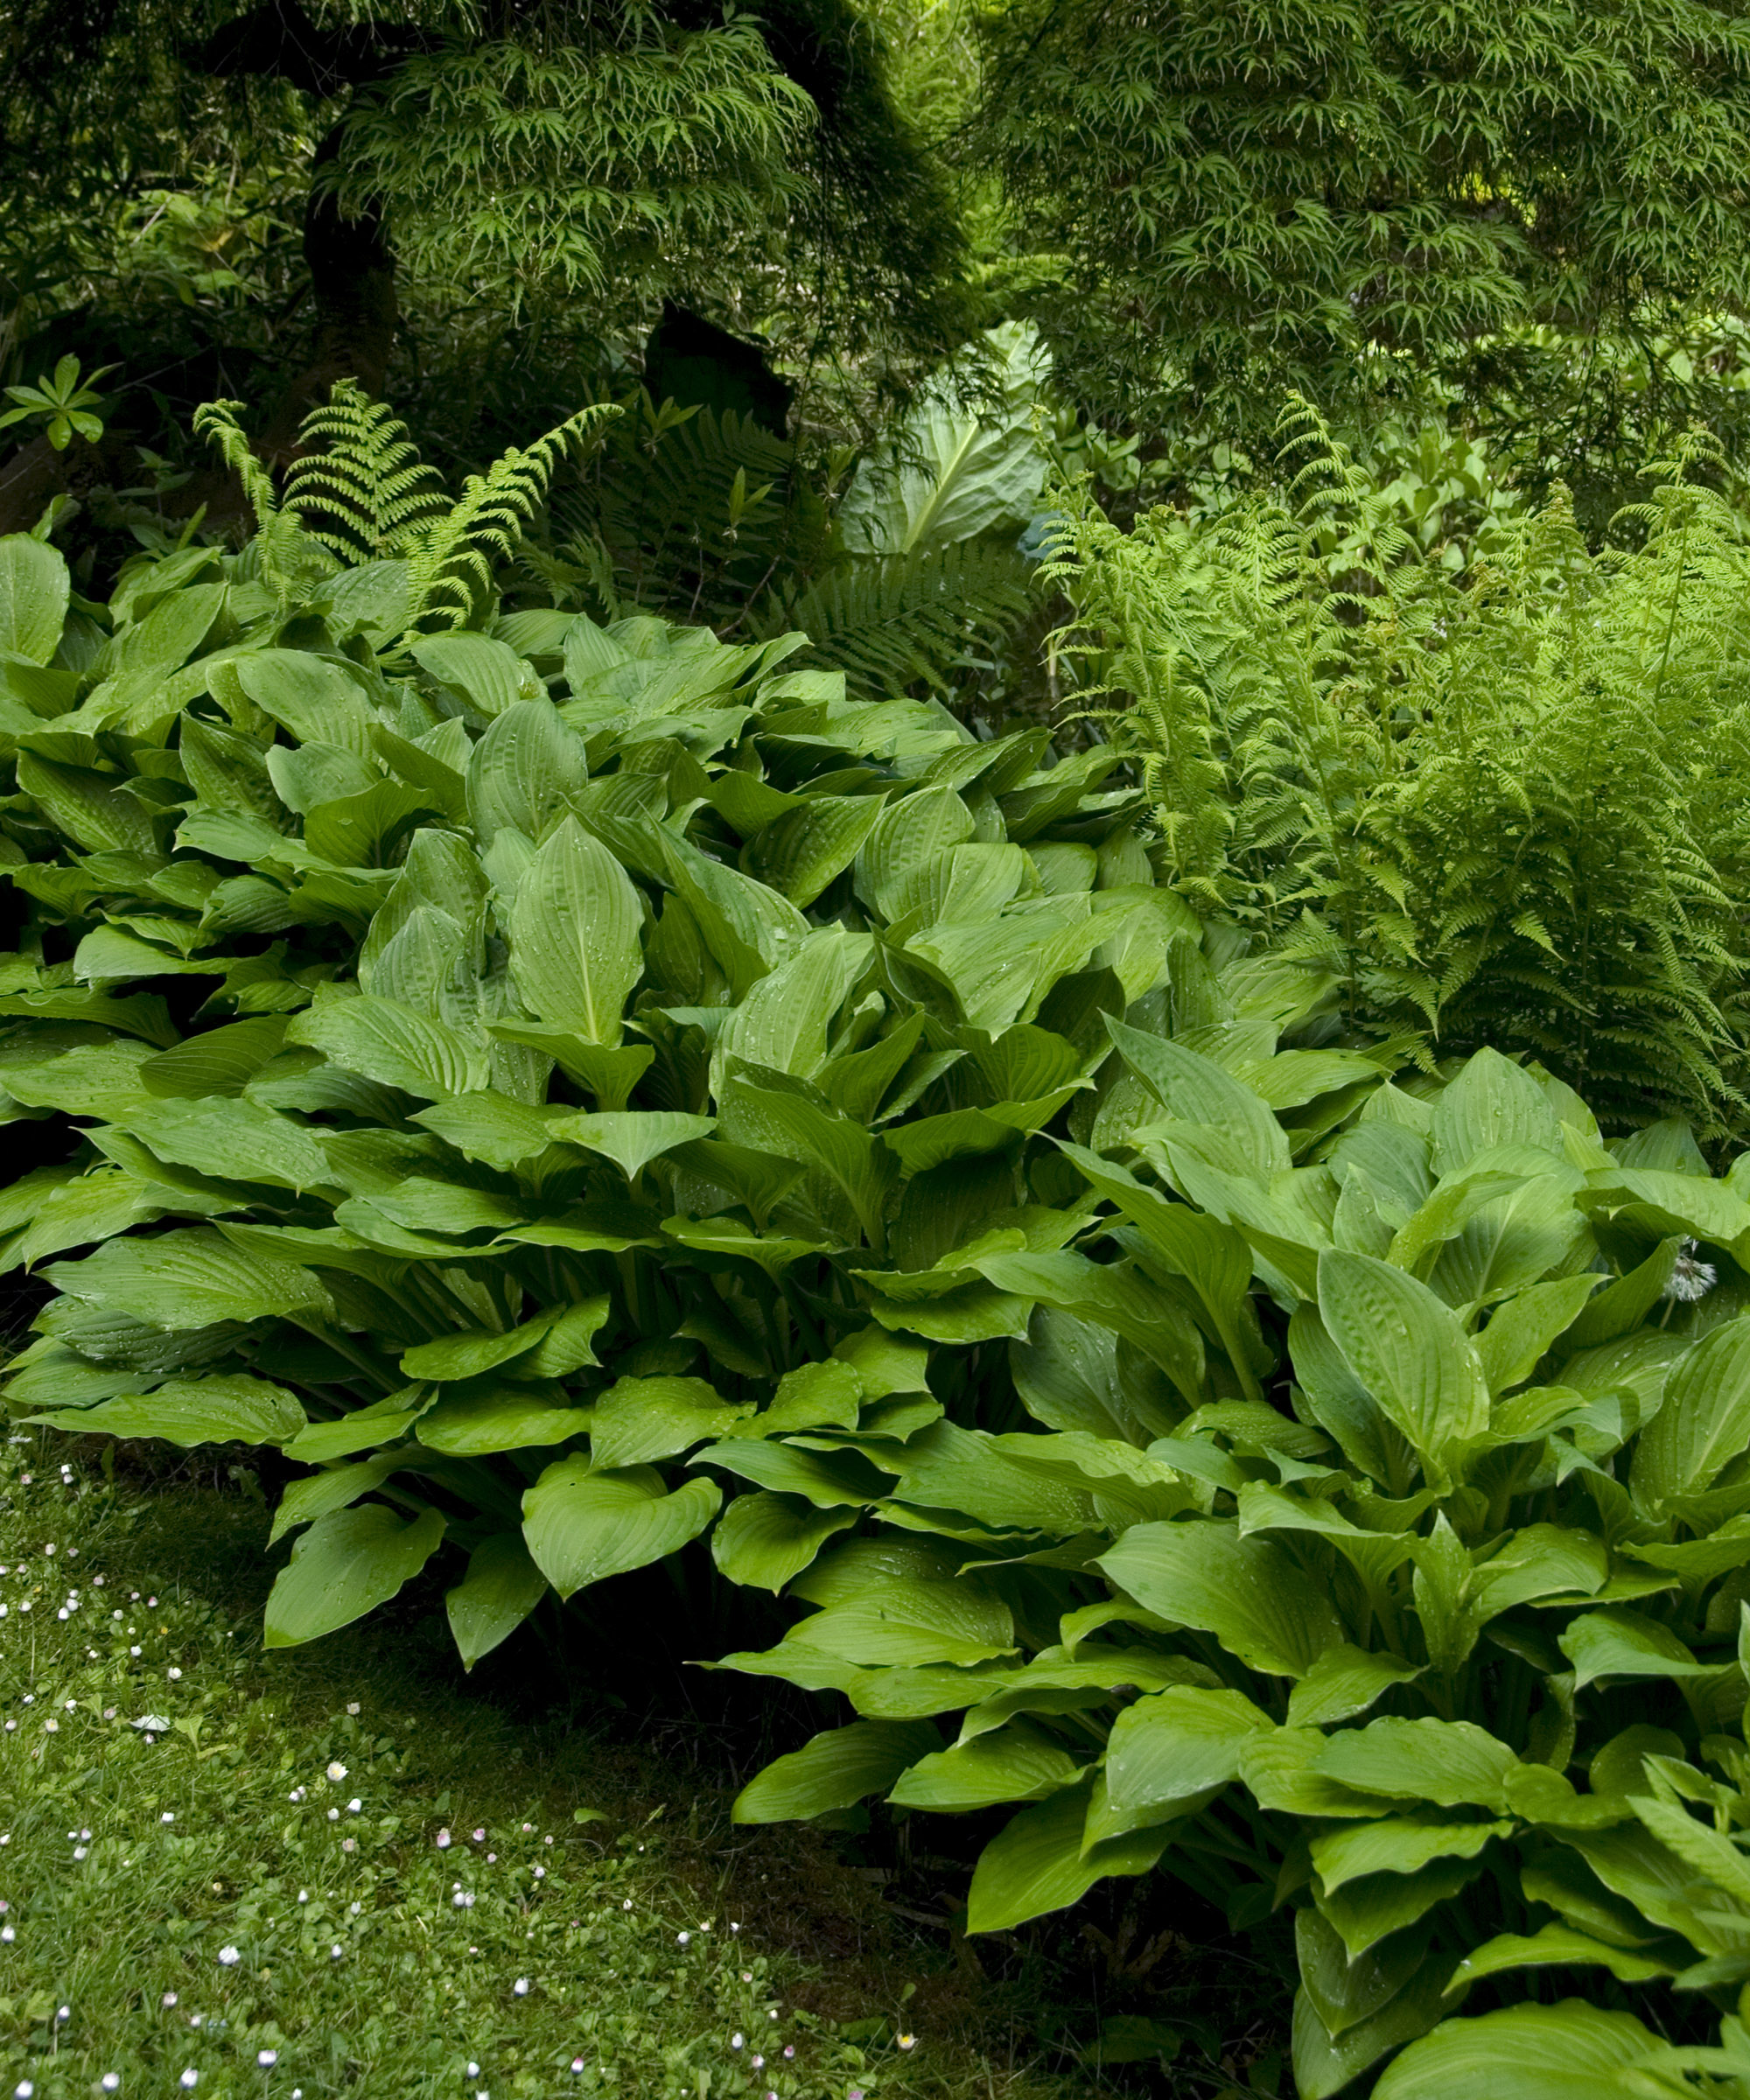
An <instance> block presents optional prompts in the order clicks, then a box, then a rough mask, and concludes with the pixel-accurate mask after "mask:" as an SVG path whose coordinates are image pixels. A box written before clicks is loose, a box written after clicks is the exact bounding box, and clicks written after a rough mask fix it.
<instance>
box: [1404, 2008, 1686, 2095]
mask: <svg viewBox="0 0 1750 2100" xmlns="http://www.w3.org/2000/svg"><path fill="white" fill-rule="evenodd" d="M1657 2047H1659V2039H1658V2037H1657V2035H1656V2034H1654V2033H1651V2032H1650V2031H1649V2029H1648V2028H1646V2027H1644V2026H1642V2024H1641V2022H1640V2021H1639V2020H1638V2019H1635V2016H1634V2014H1633V2013H1632V2012H1605V2011H1604V2010H1603V2009H1602V2008H1601V2007H1600V2006H1597V2005H1587V2004H1586V2002H1585V2001H1584V2000H1583V1999H1580V1998H1563V1999H1561V2000H1560V2001H1559V2003H1558V2004H1555V2005H1509V2007H1507V2008H1506V2009H1505V2010H1504V2011H1502V2012H1485V2013H1484V2014H1483V2015H1482V2016H1481V2019H1449V2020H1446V2021H1443V2022H1442V2024H1441V2025H1440V2026H1438V2027H1436V2028H1435V2029H1434V2031H1433V2033H1432V2034H1425V2035H1424V2036H1423V2037H1422V2039H1421V2040H1419V2041H1413V2042H1411V2045H1410V2047H1408V2048H1407V2049H1405V2050H1404V2054H1402V2055H1401V2056H1399V2057H1397V2059H1396V2060H1395V2061H1393V2062H1391V2063H1390V2064H1388V2065H1387V2067H1386V2069H1385V2074H1384V2075H1383V2077H1382V2078H1381V2080H1380V2082H1379V2083H1378V2084H1377V2085H1376V2086H1375V2088H1374V2100H1603V2096H1606V2095H1608V2094H1612V2093H1621V2094H1628V2093H1632V2092H1635V2091H1636V2090H1639V2089H1641V2088H1639V2087H1637V2086H1636V2085H1635V2084H1632V2083H1631V2082H1629V2081H1628V2078H1627V2077H1625V2076H1624V2075H1623V2074H1624V2073H1625V2072H1627V2071H1628V2070H1630V2069H1631V2068H1633V2066H1634V2065H1635V2063H1636V2062H1638V2061H1640V2059H1642V2057H1645V2056H1648V2055H1650V2054H1652V2053H1653V2052H1654V2051H1655V2050H1656V2048H1657Z"/></svg>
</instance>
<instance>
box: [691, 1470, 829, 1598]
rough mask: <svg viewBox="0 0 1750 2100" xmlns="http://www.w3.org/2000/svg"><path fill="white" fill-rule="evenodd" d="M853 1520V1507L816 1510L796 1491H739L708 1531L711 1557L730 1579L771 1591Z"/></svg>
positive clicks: (805, 1564) (778, 1588)
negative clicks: (714, 1526) (715, 1525)
mask: <svg viewBox="0 0 1750 2100" xmlns="http://www.w3.org/2000/svg"><path fill="white" fill-rule="evenodd" d="M854 1521H855V1512H854V1511H853V1510H851V1509H844V1508H840V1509H816V1508H815V1506H814V1505H813V1503H811V1502H807V1501H805V1500H803V1499H802V1498H801V1497H799V1496H795V1495H773V1494H771V1493H770V1492H768V1491H767V1490H765V1489H761V1490H760V1492H759V1493H757V1494H754V1495H737V1496H736V1498H735V1500H734V1501H733V1502H731V1504H730V1505H729V1507H728V1509H725V1511H724V1513H723V1516H722V1517H721V1518H720V1519H719V1520H718V1527H717V1529H716V1530H714V1531H713V1532H712V1533H711V1558H712V1559H713V1560H714V1561H715V1562H716V1563H717V1565H718V1572H720V1573H721V1574H723V1575H724V1576H725V1577H726V1578H727V1579H728V1580H729V1581H731V1582H739V1583H743V1584H746V1586H748V1587H750V1588H753V1589H760V1590H771V1591H773V1592H774V1593H776V1592H777V1591H779V1590H781V1589H782V1588H783V1586H784V1585H785V1584H786V1583H787V1582H788V1581H789V1580H790V1579H791V1578H792V1577H793V1576H796V1575H800V1574H801V1573H802V1570H803V1569H804V1568H806V1567H807V1566H808V1565H809V1564H810V1562H812V1561H813V1559H814V1558H815V1556H816V1554H817V1553H818V1552H819V1551H820V1550H821V1548H822V1547H823V1545H824V1544H826V1542H827V1540H828V1539H830V1538H831V1537H833V1536H834V1535H835V1534H836V1533H837V1532H840V1531H843V1530H846V1529H847V1528H848V1527H849V1526H850V1525H851V1523H853V1522H854Z"/></svg>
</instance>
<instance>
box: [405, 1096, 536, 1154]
mask: <svg viewBox="0 0 1750 2100" xmlns="http://www.w3.org/2000/svg"><path fill="white" fill-rule="evenodd" d="M413 1120H414V1122H416V1123H418V1124H423V1125H424V1126H425V1128H426V1129H427V1130H428V1131H437V1135H438V1136H439V1137H440V1138H442V1139H443V1140H444V1143H445V1144H446V1145H454V1146H455V1148H456V1150H457V1151H458V1152H460V1153H461V1154H462V1156H463V1158H464V1159H479V1160H482V1161H484V1162H485V1164H486V1166H495V1167H496V1168H497V1169H498V1171H499V1172H500V1173H502V1174H507V1173H511V1172H512V1171H513V1170H514V1169H515V1168H516V1167H518V1166H521V1164H522V1163H523V1161H524V1160H525V1159H536V1158H538V1157H539V1156H540V1154H541V1153H542V1152H545V1151H546V1149H547V1147H548V1146H549V1145H550V1144H551V1143H552V1133H551V1131H550V1130H549V1127H548V1126H549V1122H550V1120H551V1118H550V1117H549V1114H548V1113H547V1112H546V1111H545V1110H542V1109H537V1108H534V1107H531V1106H530V1105H529V1103H527V1102H522V1101H513V1100H512V1099H511V1098H510V1097H509V1096H508V1095H506V1094H500V1093H496V1092H493V1093H478V1094H457V1095H453V1096H451V1097H450V1098H449V1099H447V1100H444V1101H436V1102H433V1103H432V1104H431V1106H430V1108H429V1109H421V1110H417V1111H416V1114H415V1116H414V1117H413Z"/></svg>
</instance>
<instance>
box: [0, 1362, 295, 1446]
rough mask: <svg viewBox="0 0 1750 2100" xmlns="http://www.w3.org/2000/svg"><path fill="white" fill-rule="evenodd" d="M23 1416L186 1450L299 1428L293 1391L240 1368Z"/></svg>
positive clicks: (281, 1438)
mask: <svg viewBox="0 0 1750 2100" xmlns="http://www.w3.org/2000/svg"><path fill="white" fill-rule="evenodd" d="M26 1419H27V1420H29V1421H31V1422H42V1423H46V1424H47V1425H49V1426H50V1427H51V1428H53V1429H73V1430H77V1431H79V1432H80V1433H81V1435H95V1434H102V1435H104V1436H110V1437H161V1438H163V1439H164V1440H165V1442H166V1443H167V1444H178V1445H180V1446H182V1448H183V1449H184V1450H185V1451H192V1450H193V1448H194V1447H195V1446H197V1445H200V1444H230V1443H238V1444H285V1443H288V1442H290V1439H292V1438H293V1437H295V1436H297V1433H298V1432H299V1431H300V1430H302V1429H303V1427H304V1410H303V1408H302V1406H301V1405H300V1404H298V1401H297V1397H295V1396H294V1395H293V1394H291V1393H289V1392H288V1391H287V1390H285V1388H284V1387H283V1385H271V1384H269V1383H268V1381H267V1380H266V1379H265V1378H251V1377H249V1376H247V1375H246V1374H245V1373H243V1372H241V1371H240V1372H235V1373H231V1374H227V1375H219V1374H215V1375H214V1376H211V1377H207V1378H172V1379H169V1380H167V1381H166V1382H165V1383H164V1384H163V1385H160V1386H158V1387H157V1388H156V1389H155V1390H153V1391H151V1392H150V1393H137V1394H119V1395H117V1397H116V1398H115V1399H113V1400H100V1401H99V1402H98V1404H96V1406H95V1407H82V1408H74V1409H68V1410H66V1411H61V1412H58V1413H52V1414H45V1415H31V1416H28V1417H26Z"/></svg>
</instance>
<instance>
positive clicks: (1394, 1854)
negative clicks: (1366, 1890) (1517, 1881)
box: [1312, 1816, 1516, 1895]
mask: <svg viewBox="0 0 1750 2100" xmlns="http://www.w3.org/2000/svg"><path fill="white" fill-rule="evenodd" d="M1515 1828H1516V1825H1515V1824H1512V1823H1511V1822H1501V1821H1497V1822H1492V1823H1440V1822H1436V1821H1432V1820H1429V1819H1425V1818H1423V1817H1407V1816H1406V1817H1392V1818H1391V1819H1390V1821H1387V1822H1383V1823H1352V1824H1346V1825H1345V1826H1344V1827H1343V1828H1342V1829H1341V1830H1336V1831H1325V1832H1323V1833H1322V1834H1321V1835H1320V1836H1319V1837H1317V1838H1313V1846H1312V1852H1313V1873H1315V1874H1317V1875H1318V1877H1319V1880H1320V1885H1321V1886H1322V1887H1323V1889H1324V1891H1325V1893H1326V1894H1327V1895H1330V1894H1334V1892H1335V1891H1336V1890H1337V1889H1340V1888H1341V1887H1343V1885H1344V1883H1345V1882H1348V1881H1355V1880H1360V1879H1361V1878H1362V1876H1363V1875H1365V1874H1378V1873H1392V1874H1413V1873H1416V1872H1417V1870H1418V1868H1420V1867H1424V1866H1427V1865H1428V1864H1429V1862H1430V1861H1431V1860H1433V1859H1475V1858H1476V1856H1477V1854H1478V1853H1479V1852H1481V1850H1482V1848H1483V1847H1484V1845H1487V1844H1488V1841H1489V1839H1490V1838H1508V1837H1510V1836H1511V1835H1512V1833H1513V1831H1514V1830H1515Z"/></svg>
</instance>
